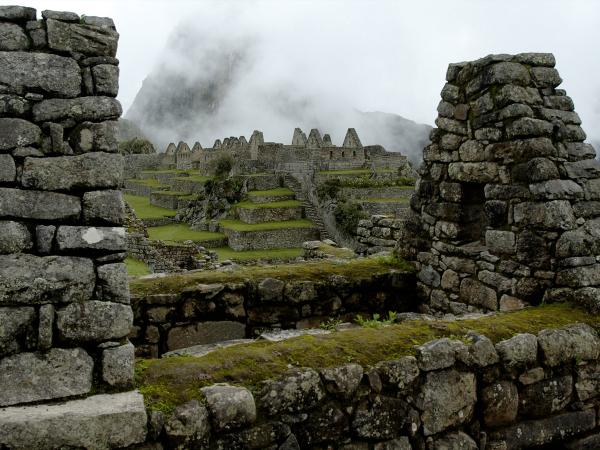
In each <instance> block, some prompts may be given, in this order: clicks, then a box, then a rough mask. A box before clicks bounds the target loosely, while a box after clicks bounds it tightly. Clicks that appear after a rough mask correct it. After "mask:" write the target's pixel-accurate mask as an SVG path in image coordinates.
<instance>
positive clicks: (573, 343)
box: [538, 324, 600, 367]
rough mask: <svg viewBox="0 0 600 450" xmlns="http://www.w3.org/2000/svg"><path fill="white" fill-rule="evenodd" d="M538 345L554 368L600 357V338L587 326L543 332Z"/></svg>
mask: <svg viewBox="0 0 600 450" xmlns="http://www.w3.org/2000/svg"><path fill="white" fill-rule="evenodd" d="M538 343H539V345H540V348H541V349H542V353H543V354H544V361H545V363H546V364H547V365H549V366H551V367H554V366H558V365H561V364H566V363H569V362H571V361H573V360H583V361H586V360H594V359H597V358H598V356H599V355H600V338H598V334H597V333H596V332H595V331H594V329H593V328H592V327H590V326H589V325H587V324H576V325H571V326H568V327H565V328H562V329H555V330H543V331H541V332H540V333H539V335H538Z"/></svg>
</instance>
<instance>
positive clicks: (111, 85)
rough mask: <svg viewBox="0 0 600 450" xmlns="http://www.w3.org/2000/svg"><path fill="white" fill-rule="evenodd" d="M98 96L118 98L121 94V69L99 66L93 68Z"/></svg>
mask: <svg viewBox="0 0 600 450" xmlns="http://www.w3.org/2000/svg"><path fill="white" fill-rule="evenodd" d="M92 77H93V78H94V87H95V92H96V95H108V96H109V97H116V96H117V94H118V93H119V67H118V66H113V65H111V64H99V65H97V66H94V67H92Z"/></svg>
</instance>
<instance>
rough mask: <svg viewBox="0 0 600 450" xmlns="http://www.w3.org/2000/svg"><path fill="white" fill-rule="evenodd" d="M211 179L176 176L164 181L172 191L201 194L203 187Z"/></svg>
mask: <svg viewBox="0 0 600 450" xmlns="http://www.w3.org/2000/svg"><path fill="white" fill-rule="evenodd" d="M211 179H212V177H205V176H203V175H190V176H185V177H182V176H177V177H173V178H169V179H167V180H165V181H164V183H165V184H168V185H169V186H170V188H171V190H173V191H179V192H185V193H187V194H203V193H204V192H205V191H204V185H205V183H206V182H207V181H209V180H211Z"/></svg>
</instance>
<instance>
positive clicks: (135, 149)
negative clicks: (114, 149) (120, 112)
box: [119, 137, 156, 155]
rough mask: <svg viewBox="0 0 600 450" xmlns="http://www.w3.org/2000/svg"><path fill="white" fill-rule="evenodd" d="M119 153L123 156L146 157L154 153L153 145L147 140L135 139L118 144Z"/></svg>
mask: <svg viewBox="0 0 600 450" xmlns="http://www.w3.org/2000/svg"><path fill="white" fill-rule="evenodd" d="M119 152H120V153H121V154H123V155H148V154H152V153H156V150H155V148H154V145H152V142H150V141H149V140H148V139H143V138H138V137H135V138H133V139H129V140H128V141H122V142H120V143H119Z"/></svg>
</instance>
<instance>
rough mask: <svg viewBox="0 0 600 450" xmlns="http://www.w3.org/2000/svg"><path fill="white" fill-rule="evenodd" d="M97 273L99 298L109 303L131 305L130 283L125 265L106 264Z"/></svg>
mask: <svg viewBox="0 0 600 450" xmlns="http://www.w3.org/2000/svg"><path fill="white" fill-rule="evenodd" d="M97 271H98V283H97V285H96V295H97V297H98V298H99V299H101V300H105V301H109V302H117V303H125V304H129V299H130V297H129V281H128V275H127V268H126V267H125V264H123V263H114V264H105V265H103V266H98V268H97Z"/></svg>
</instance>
